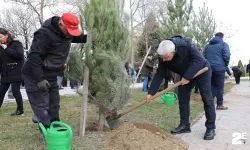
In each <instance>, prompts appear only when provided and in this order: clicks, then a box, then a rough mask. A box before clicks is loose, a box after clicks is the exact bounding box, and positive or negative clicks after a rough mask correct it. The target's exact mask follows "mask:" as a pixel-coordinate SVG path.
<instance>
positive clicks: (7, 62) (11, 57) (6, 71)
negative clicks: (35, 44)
mask: <svg viewBox="0 0 250 150" xmlns="http://www.w3.org/2000/svg"><path fill="white" fill-rule="evenodd" d="M23 63H24V49H23V45H22V43H21V42H19V41H17V40H13V41H11V42H10V43H9V44H8V45H7V48H6V49H3V48H2V47H1V46H0V66H1V68H0V69H1V71H0V72H1V83H12V82H17V81H22V75H21V70H22V67H23Z"/></svg>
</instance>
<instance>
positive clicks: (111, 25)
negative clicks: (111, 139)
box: [80, 0, 131, 130]
mask: <svg viewBox="0 0 250 150" xmlns="http://www.w3.org/2000/svg"><path fill="white" fill-rule="evenodd" d="M119 2H120V1H117V0H89V1H85V8H84V10H83V9H82V8H80V10H81V14H82V16H81V18H83V17H84V20H85V27H86V30H87V31H88V32H89V33H90V34H91V35H92V36H91V38H90V40H89V41H87V43H86V45H85V56H86V59H85V64H86V65H87V66H88V68H89V98H90V102H91V103H94V104H96V105H97V106H98V107H99V130H102V129H103V126H104V121H105V118H106V116H108V115H110V114H112V113H114V112H116V111H117V110H119V109H120V108H122V106H123V105H124V104H125V103H127V101H128V99H129V96H130V90H129V85H130V83H131V82H130V81H131V80H130V77H129V76H128V74H127V72H126V70H125V68H124V64H125V59H126V54H127V52H128V50H129V40H128V39H129V38H128V36H129V30H128V17H127V16H126V15H124V14H123V12H122V10H121V7H120V3H119ZM81 20H83V19H81Z"/></svg>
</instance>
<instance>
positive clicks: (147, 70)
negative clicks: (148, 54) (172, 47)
mask: <svg viewBox="0 0 250 150" xmlns="http://www.w3.org/2000/svg"><path fill="white" fill-rule="evenodd" d="M153 66H154V62H153V61H152V60H149V59H148V58H147V59H146V61H145V64H144V65H143V67H142V70H141V74H142V75H143V76H150V75H151V74H152V72H153V69H154V68H153Z"/></svg>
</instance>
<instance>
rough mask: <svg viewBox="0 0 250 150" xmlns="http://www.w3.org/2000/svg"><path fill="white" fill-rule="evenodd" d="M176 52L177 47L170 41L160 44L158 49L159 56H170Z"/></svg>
mask: <svg viewBox="0 0 250 150" xmlns="http://www.w3.org/2000/svg"><path fill="white" fill-rule="evenodd" d="M174 51H175V45H174V43H173V42H172V41H170V40H164V41H162V42H161V43H160V44H159V47H158V49H157V53H158V54H159V55H168V54H170V53H172V52H174Z"/></svg>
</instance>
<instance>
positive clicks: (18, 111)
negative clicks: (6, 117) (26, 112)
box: [10, 110, 23, 116]
mask: <svg viewBox="0 0 250 150" xmlns="http://www.w3.org/2000/svg"><path fill="white" fill-rule="evenodd" d="M22 114H23V111H20V110H17V111H16V112H14V113H12V114H10V116H18V115H22Z"/></svg>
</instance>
